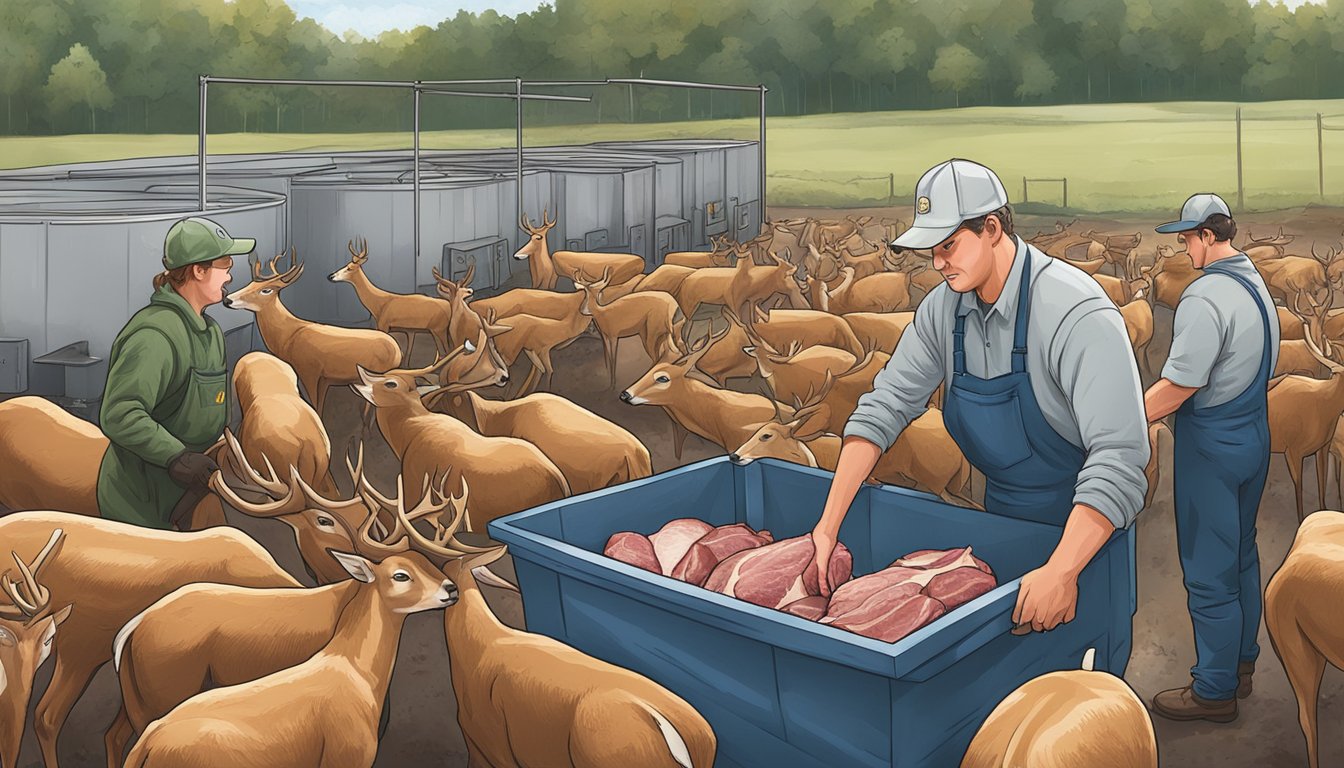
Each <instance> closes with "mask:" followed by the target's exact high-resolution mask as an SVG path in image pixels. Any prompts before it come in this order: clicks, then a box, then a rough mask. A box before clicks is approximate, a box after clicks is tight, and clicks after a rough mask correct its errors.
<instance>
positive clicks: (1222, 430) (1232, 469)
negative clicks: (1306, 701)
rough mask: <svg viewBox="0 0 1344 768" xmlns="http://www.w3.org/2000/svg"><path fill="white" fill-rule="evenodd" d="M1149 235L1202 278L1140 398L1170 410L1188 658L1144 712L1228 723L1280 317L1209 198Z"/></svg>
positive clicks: (1248, 644) (1255, 602)
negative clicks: (1158, 374) (1179, 253)
mask: <svg viewBox="0 0 1344 768" xmlns="http://www.w3.org/2000/svg"><path fill="white" fill-rule="evenodd" d="M1157 231H1158V232H1162V233H1176V234H1178V235H1179V236H1180V237H1181V239H1182V240H1184V241H1185V250H1186V253H1188V254H1189V255H1190V261H1191V262H1193V263H1194V265H1195V268H1196V269H1201V270H1203V271H1204V274H1203V275H1201V276H1200V277H1199V278H1198V279H1197V280H1195V281H1194V282H1193V283H1191V284H1190V285H1189V287H1187V288H1186V289H1185V293H1183V294H1181V301H1180V304H1178V305H1177V307H1176V319H1175V322H1174V326H1173V337H1172V342H1171V354H1170V356H1168V358H1167V364H1166V365H1165V366H1164V367H1163V369H1162V378H1161V379H1160V380H1158V382H1157V383H1156V384H1154V385H1153V386H1152V388H1151V389H1149V390H1148V392H1147V394H1146V395H1145V396H1144V406H1145V408H1146V409H1147V411H1148V419H1149V420H1151V421H1156V420H1158V419H1161V418H1163V417H1165V416H1167V415H1168V414H1171V413H1175V414H1176V425H1175V430H1174V434H1175V437H1176V450H1175V457H1174V459H1173V462H1174V463H1173V468H1174V470H1175V472H1174V475H1175V480H1174V481H1173V487H1172V489H1173V495H1174V497H1175V501H1176V543H1177V549H1178V550H1179V552H1180V556H1181V570H1182V571H1183V572H1184V574H1185V589H1186V592H1187V593H1188V595H1189V607H1190V619H1191V623H1192V625H1193V626H1194V631H1195V655H1196V663H1195V666H1194V667H1192V668H1191V670H1190V674H1191V677H1192V682H1191V684H1190V685H1188V686H1186V687H1184V688H1175V689H1172V690H1169V691H1163V692H1161V693H1159V694H1157V696H1156V697H1154V699H1153V710H1154V711H1155V712H1157V713H1158V714H1160V715H1163V716H1164V717H1168V718H1171V719H1174V720H1200V719H1202V720H1211V721H1214V722H1228V721H1231V720H1235V719H1236V717H1237V699H1238V698H1245V697H1246V696H1248V695H1249V694H1250V692H1251V674H1252V673H1253V672H1254V671H1255V660H1256V657H1257V656H1259V654H1260V647H1259V645H1257V644H1256V641H1255V638H1256V634H1257V633H1258V631H1259V629H1260V615H1261V598H1260V556H1259V553H1258V552H1257V550H1256V544H1255V519H1256V514H1257V512H1258V511H1259V508H1260V496H1261V494H1262V492H1263V491H1264V489H1265V476H1266V475H1267V474H1268V472H1269V402H1268V393H1267V387H1268V384H1269V379H1270V376H1272V375H1273V373H1274V367H1275V365H1276V364H1277V358H1278V350H1279V316H1278V312H1277V311H1276V310H1275V309H1274V301H1273V299H1271V298H1270V295H1269V290H1268V289H1267V288H1266V287H1265V282H1264V280H1263V279H1262V278H1261V277H1260V272H1259V271H1258V270H1256V268H1255V265H1254V264H1252V263H1251V260H1250V259H1249V258H1247V256H1246V254H1244V253H1241V252H1240V251H1238V250H1237V249H1236V248H1234V247H1233V246H1232V237H1233V236H1234V235H1236V233H1237V225H1236V222H1234V221H1233V220H1232V213H1231V211H1230V210H1229V209H1228V207H1227V203H1225V202H1223V200H1222V199H1221V198H1219V197H1218V196H1217V195H1212V194H1200V195H1194V196H1193V197H1191V198H1190V199H1189V200H1187V201H1185V207H1183V208H1182V209H1181V218H1180V220H1179V221H1173V222H1171V223H1169V224H1163V225H1162V226H1160V227H1158V228H1157Z"/></svg>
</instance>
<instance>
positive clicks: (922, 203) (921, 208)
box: [915, 197, 929, 213]
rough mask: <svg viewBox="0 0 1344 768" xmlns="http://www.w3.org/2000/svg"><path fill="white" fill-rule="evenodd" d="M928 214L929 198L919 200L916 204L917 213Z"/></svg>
mask: <svg viewBox="0 0 1344 768" xmlns="http://www.w3.org/2000/svg"><path fill="white" fill-rule="evenodd" d="M928 212H929V198H927V197H920V198H919V200H917V201H916V202H915V213H928Z"/></svg>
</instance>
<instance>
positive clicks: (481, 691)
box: [397, 485, 718, 768]
mask: <svg viewBox="0 0 1344 768" xmlns="http://www.w3.org/2000/svg"><path fill="white" fill-rule="evenodd" d="M466 495H467V488H466V486H465V485H463V486H462V500H461V502H460V503H459V502H457V501H455V502H454V504H455V513H454V516H453V520H452V521H451V522H450V523H449V524H448V525H446V526H445V525H443V523H442V522H441V521H439V520H436V519H435V518H433V517H429V518H425V519H426V520H427V521H428V522H430V523H431V524H432V525H433V527H434V533H433V534H432V535H428V536H427V535H426V534H423V533H421V532H420V531H419V530H417V528H416V525H415V523H416V521H414V520H412V519H410V516H409V515H407V514H406V513H404V512H403V511H401V510H398V513H397V514H398V516H399V518H400V520H401V527H402V529H404V530H405V531H406V532H407V533H408V534H409V536H410V538H411V540H412V541H413V542H414V545H415V546H416V549H417V551H421V552H428V553H432V554H433V555H434V556H435V557H434V559H435V560H436V562H443V563H444V565H443V566H442V567H443V573H444V575H446V576H447V577H448V578H449V579H450V580H451V581H452V582H453V583H454V584H456V585H457V587H458V595H459V597H458V601H457V603H456V604H455V605H453V606H451V607H450V608H449V609H448V610H447V611H446V612H445V613H444V617H443V622H444V640H445V642H446V643H447V645H448V665H449V672H450V675H451V677H452V682H453V693H454V695H455V696H456V697H457V720H458V725H459V726H460V727H461V729H462V735H463V737H464V738H465V740H466V743H467V756H468V760H469V762H470V763H471V764H472V765H491V766H499V767H500V768H506V767H510V766H513V767H517V766H524V765H555V766H566V767H568V768H625V766H632V765H638V766H661V767H665V768H710V766H712V765H713V764H714V757H715V753H716V751H717V748H718V742H717V739H716V738H715V735H714V730H713V728H712V727H710V725H709V722H708V721H706V720H705V718H704V716H702V715H701V714H700V713H699V712H697V711H696V710H695V709H694V708H693V707H692V706H691V705H690V704H688V703H687V702H686V701H685V700H684V699H682V698H681V697H679V696H677V695H676V694H675V693H673V692H672V691H669V690H668V689H667V688H665V687H663V686H661V685H659V684H658V683H656V682H654V681H652V680H650V679H648V678H647V677H644V676H643V675H640V674H638V673H636V672H633V671H631V670H628V669H625V668H622V667H619V666H617V665H615V664H611V663H608V662H605V661H602V660H600V659H595V658H593V657H591V656H588V655H587V654H584V653H582V652H580V651H577V650H575V649H574V648H571V647H570V646H568V645H565V644H564V643H561V642H559V641H557V640H555V639H553V638H550V637H547V636H545V635H541V634H535V633H531V632H524V631H520V630H517V629H513V628H512V627H509V626H506V625H505V624H504V623H503V622H501V621H500V620H499V619H498V617H496V616H495V614H494V612H493V611H491V610H490V606H489V604H488V603H487V602H486V600H485V597H484V595H482V593H481V584H487V585H495V586H504V587H505V588H511V587H512V585H509V584H508V583H507V582H504V581H503V580H502V579H500V578H499V577H497V576H494V575H493V574H492V573H491V571H490V570H489V568H487V566H488V565H490V564H491V563H493V562H495V561H496V560H498V559H499V558H500V557H502V556H503V555H504V554H505V553H506V551H507V548H506V547H504V546H491V547H475V546H472V545H468V544H464V543H462V542H461V540H460V539H459V538H458V536H457V534H458V531H459V525H458V521H460V520H462V519H466V518H469V517H470V514H469V513H467V512H466V507H467V504H466ZM501 582H502V583H501Z"/></svg>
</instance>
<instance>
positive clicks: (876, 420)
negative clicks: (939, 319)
mask: <svg viewBox="0 0 1344 768" xmlns="http://www.w3.org/2000/svg"><path fill="white" fill-rule="evenodd" d="M930 304H931V302H929V301H928V300H927V299H926V300H925V301H924V302H923V303H921V304H920V306H919V309H918V310H916V311H915V320H914V322H913V323H911V324H910V326H909V327H907V328H906V330H905V333H903V334H901V340H900V342H898V343H897V344H896V351H895V354H893V355H892V356H891V360H889V361H887V364H886V365H885V366H883V367H882V370H880V371H878V372H877V376H876V377H875V378H874V379H873V388H872V389H871V390H870V391H868V392H867V393H866V394H864V395H863V396H862V397H860V398H859V401H858V405H857V406H856V407H855V408H854V413H853V414H851V415H850V417H849V421H847V422H846V423H845V428H844V431H843V436H844V437H850V436H855V437H861V438H863V439H864V440H867V441H868V442H870V443H873V444H875V445H877V446H878V447H879V448H881V449H882V450H884V451H885V450H887V449H888V448H890V447H891V444H892V443H894V442H896V438H897V437H899V436H900V434H901V431H902V430H904V429H905V428H906V426H907V425H909V424H910V422H911V421H914V420H915V419H917V418H919V417H920V416H921V415H922V414H923V413H924V411H926V410H928V402H929V397H930V395H932V394H933V390H934V388H935V387H937V386H938V384H939V382H941V381H942V380H943V378H944V375H945V370H946V368H945V366H946V363H945V361H944V360H943V345H942V343H941V342H940V340H939V339H938V338H936V334H935V330H934V327H933V310H932V308H931V306H930Z"/></svg>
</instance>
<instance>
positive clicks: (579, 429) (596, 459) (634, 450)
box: [424, 392, 653, 494]
mask: <svg viewBox="0 0 1344 768" xmlns="http://www.w3.org/2000/svg"><path fill="white" fill-rule="evenodd" d="M431 397H432V395H426V396H425V398H424V399H425V401H426V402H428V401H429V400H430V399H431ZM438 404H439V407H440V408H441V409H442V412H444V413H447V414H448V415H450V416H452V417H453V418H455V419H457V420H458V421H461V422H463V423H464V424H466V425H467V426H468V427H471V428H472V429H473V430H475V431H476V432H478V433H480V434H482V435H485V436H486V437H516V438H518V439H520V440H526V441H527V442H529V443H532V444H533V445H535V446H537V447H538V448H540V449H541V452H542V453H544V454H545V455H546V456H547V458H549V459H550V460H551V461H553V462H554V463H555V465H556V466H557V467H559V468H560V472H561V473H562V474H563V475H564V476H565V480H566V481H567V482H568V483H569V490H570V492H571V493H574V494H580V493H588V492H589V491H595V490H598V489H600V488H608V487H610V486H613V485H617V484H620V483H627V482H630V481H631V480H638V479H640V478H642V477H648V476H650V475H652V474H653V463H652V459H651V458H650V456H649V449H648V448H647V447H646V446H645V445H644V443H643V442H641V441H640V440H639V438H637V437H635V436H634V435H633V434H631V433H630V432H628V431H627V430H625V429H624V428H622V427H621V426H620V425H618V424H615V423H613V422H610V421H608V420H606V419H604V418H602V417H601V416H598V415H597V414H595V413H593V412H592V411H589V410H587V409H585V408H581V407H579V406H578V405H576V404H575V403H573V402H571V401H570V400H568V399H566V398H563V397H560V396H558V395H552V394H550V393H547V392H534V393H533V394H530V395H527V396H526V397H521V398H518V399H517V400H487V399H485V398H483V397H481V396H480V395H477V394H476V393H475V392H463V393H460V394H454V395H451V396H449V397H445V398H443V399H441V400H438Z"/></svg>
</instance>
